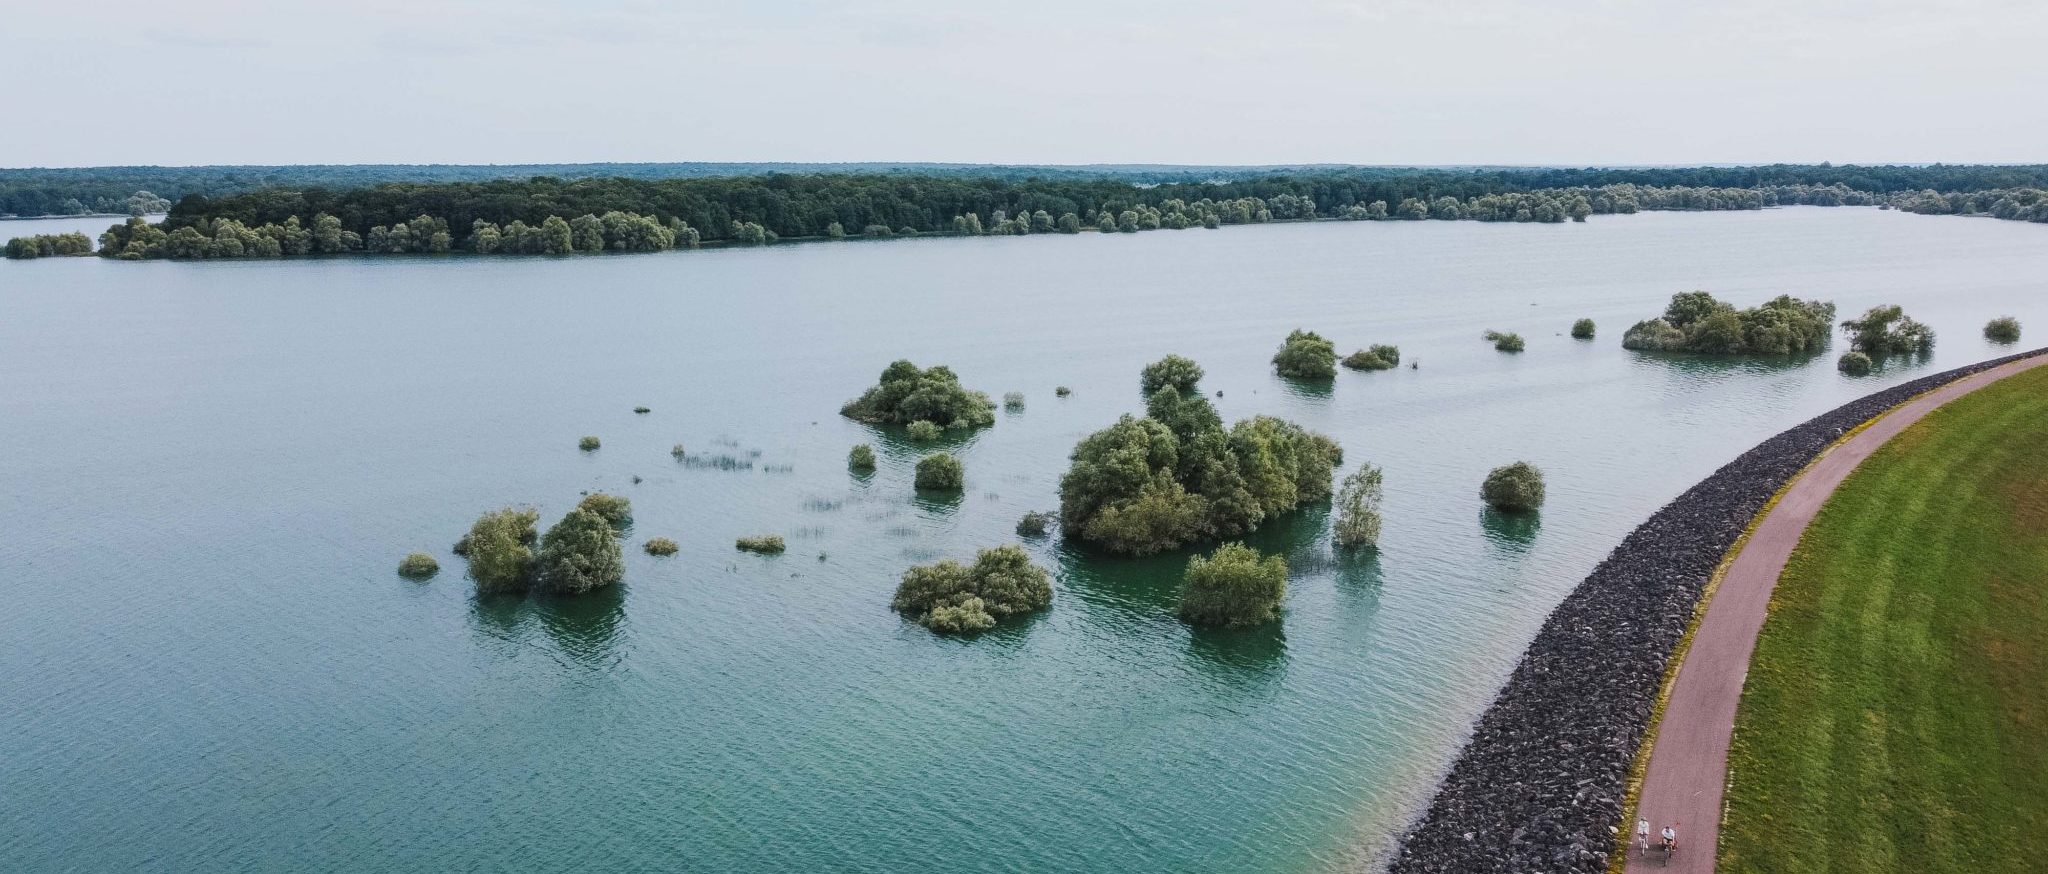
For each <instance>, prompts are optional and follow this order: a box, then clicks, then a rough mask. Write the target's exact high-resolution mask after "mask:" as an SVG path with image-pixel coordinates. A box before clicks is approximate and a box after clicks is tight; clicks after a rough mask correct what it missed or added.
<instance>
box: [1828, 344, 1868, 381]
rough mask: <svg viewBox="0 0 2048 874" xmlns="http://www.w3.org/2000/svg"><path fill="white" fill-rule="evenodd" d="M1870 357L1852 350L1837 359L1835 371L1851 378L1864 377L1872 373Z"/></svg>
mask: <svg viewBox="0 0 2048 874" xmlns="http://www.w3.org/2000/svg"><path fill="white" fill-rule="evenodd" d="M1870 366H1871V361H1870V356H1868V355H1865V354H1863V353H1861V352H1858V351H1856V350H1854V349H1851V350H1849V351H1847V352H1844V353H1842V357H1840V358H1837V359H1835V369H1836V370H1839V371H1841V372H1843V373H1846V374H1849V375H1850V376H1862V375H1864V374H1866V373H1869V372H1870Z"/></svg>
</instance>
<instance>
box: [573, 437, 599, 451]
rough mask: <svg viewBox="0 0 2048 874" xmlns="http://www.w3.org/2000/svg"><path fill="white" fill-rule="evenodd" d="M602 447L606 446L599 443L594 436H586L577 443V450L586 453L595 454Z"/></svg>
mask: <svg viewBox="0 0 2048 874" xmlns="http://www.w3.org/2000/svg"><path fill="white" fill-rule="evenodd" d="M602 445H604V444H602V443H600V442H598V439H597V438H596V437H594V436H585V437H584V438H583V439H581V440H578V441H576V448H577V449H581V450H583V451H584V452H594V451H596V450H597V448H598V447H599V446H602Z"/></svg>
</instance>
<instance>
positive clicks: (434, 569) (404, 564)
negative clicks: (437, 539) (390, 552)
mask: <svg viewBox="0 0 2048 874" xmlns="http://www.w3.org/2000/svg"><path fill="white" fill-rule="evenodd" d="M440 571H441V563H440V562H438V561H435V560H434V557H433V556H431V555H428V554H426V553H424V552H415V553H413V554H411V555H408V556H406V557H405V558H404V559H402V560H400V561H399V562H398V575H399V576H403V577H431V576H433V575H434V574H437V573H440Z"/></svg>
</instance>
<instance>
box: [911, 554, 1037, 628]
mask: <svg viewBox="0 0 2048 874" xmlns="http://www.w3.org/2000/svg"><path fill="white" fill-rule="evenodd" d="M1051 603H1052V577H1051V576H1050V575H1048V574H1047V573H1046V572H1045V570H1044V569H1043V568H1040V567H1039V566H1038V565H1036V564H1033V563H1032V561H1031V556H1030V555H1029V554H1027V553H1026V552H1025V551H1024V548H1023V547H1020V546H999V547H996V548H994V549H984V550H981V551H980V553H978V554H977V555H976V556H975V559H974V565H973V566H972V567H966V566H962V565H961V564H960V563H959V562H955V561H950V560H948V561H941V562H938V563H936V564H929V565H920V566H917V567H912V568H910V569H909V570H906V571H904V572H903V581H902V582H901V583H899V584H898V585H897V586H896V596H895V597H894V598H893V599H891V600H890V602H889V607H890V608H891V609H893V610H895V611H896V612H898V613H901V614H903V615H904V616H905V617H908V618H909V619H911V620H912V621H914V622H918V623H921V624H923V625H924V626H926V627H927V628H930V629H932V630H933V631H941V632H954V633H959V632H967V631H983V630H986V629H988V628H991V627H993V626H994V625H995V620H996V619H997V618H998V617H1002V616H1014V615H1019V614H1023V613H1030V612H1033V611H1037V610H1043V609H1045V608H1046V607H1047V606H1048V605H1050V604H1051Z"/></svg>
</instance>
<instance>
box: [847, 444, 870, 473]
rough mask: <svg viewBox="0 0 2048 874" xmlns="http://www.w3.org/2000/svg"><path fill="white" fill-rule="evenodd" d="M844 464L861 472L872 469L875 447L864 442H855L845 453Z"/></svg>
mask: <svg viewBox="0 0 2048 874" xmlns="http://www.w3.org/2000/svg"><path fill="white" fill-rule="evenodd" d="M846 466H847V467H848V468H850V469H852V470H855V471H859V472H862V473H866V472H869V471H872V470H874V469H875V447H873V446H869V445H867V444H866V443H858V444H855V445H854V447H853V449H852V450H851V451H848V452H847V453H846Z"/></svg>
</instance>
